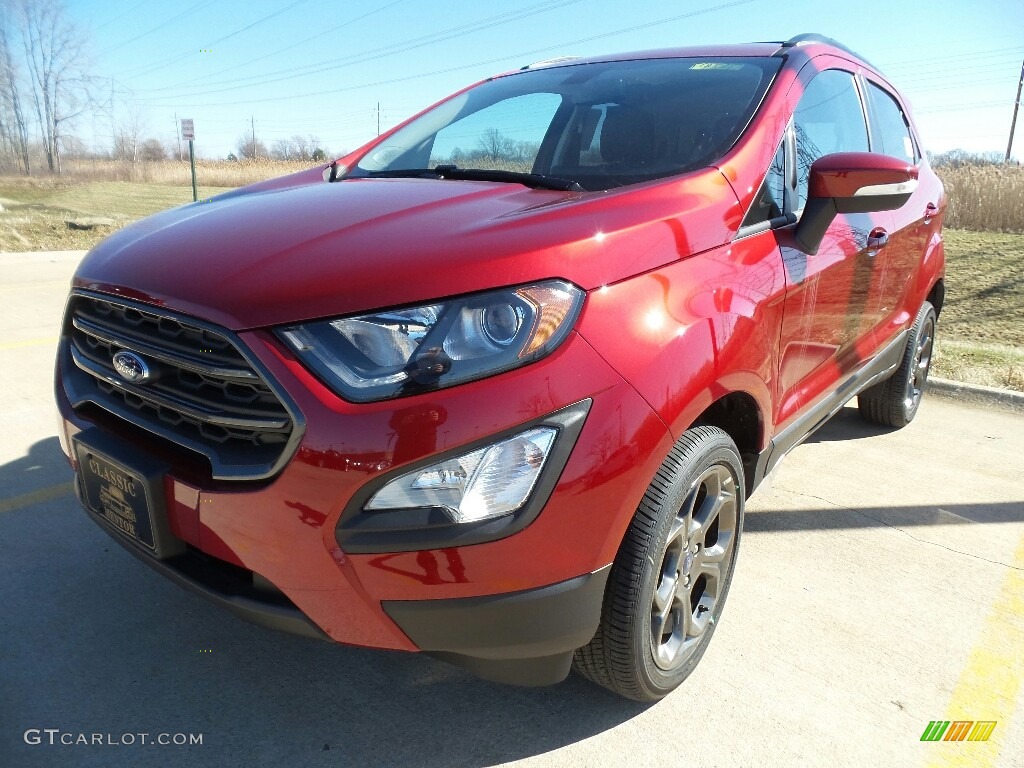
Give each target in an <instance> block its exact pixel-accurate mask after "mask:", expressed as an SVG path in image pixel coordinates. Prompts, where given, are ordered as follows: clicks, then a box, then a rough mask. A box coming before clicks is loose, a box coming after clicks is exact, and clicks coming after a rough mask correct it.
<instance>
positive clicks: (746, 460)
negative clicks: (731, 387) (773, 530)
mask: <svg viewBox="0 0 1024 768" xmlns="http://www.w3.org/2000/svg"><path fill="white" fill-rule="evenodd" d="M690 427H718V428H719V429H721V430H722V431H723V432H725V433H726V434H727V435H729V437H731V438H732V441H733V442H734V443H736V447H737V448H738V449H739V452H740V457H741V458H742V459H743V474H744V485H745V490H746V495H747V496H748V497H749V496H750V494H751V493H752V492H753V491H754V488H755V486H756V471H755V470H756V467H757V461H758V457H759V456H760V454H761V452H762V450H763V448H764V440H765V418H764V413H763V412H762V409H761V406H760V404H759V403H758V401H757V398H755V397H754V396H753V395H752V394H750V393H749V392H745V391H742V390H736V391H731V392H727V393H726V394H724V395H722V396H721V397H719V398H718V399H717V400H715V401H714V402H713V403H711V404H710V405H709V406H707V407H706V408H705V409H704V410H703V411H702V412H701V413H700V414H699V415H698V416H697V418H696V419H694V420H693V422H692V423H691V424H690ZM688 428H689V427H688Z"/></svg>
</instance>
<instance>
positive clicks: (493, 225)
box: [74, 168, 739, 330]
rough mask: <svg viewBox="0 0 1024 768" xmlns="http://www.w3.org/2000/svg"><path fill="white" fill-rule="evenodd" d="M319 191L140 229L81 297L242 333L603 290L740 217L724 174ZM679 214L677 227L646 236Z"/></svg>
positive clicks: (200, 211) (186, 210)
mask: <svg viewBox="0 0 1024 768" xmlns="http://www.w3.org/2000/svg"><path fill="white" fill-rule="evenodd" d="M306 182H307V183H304V184H300V185H299V186H289V187H287V188H285V189H272V190H269V191H263V192H257V193H254V194H251V195H234V196H231V197H229V198H228V199H225V200H223V201H214V202H209V203H202V204H193V205H188V206H182V207H180V208H174V209H172V210H169V211H165V212H163V213H159V214H157V215H155V216H151V217H149V218H147V219H143V220H142V221H139V222H136V223H135V224H132V225H130V226H128V227H125V228H124V229H123V230H120V231H118V232H116V233H114V234H113V235H112V236H111V237H109V238H107V239H106V240H104V241H103V242H102V243H100V244H99V245H98V246H96V248H94V249H93V250H92V251H91V252H90V253H89V255H88V256H87V257H86V258H85V260H84V261H83V262H82V265H81V267H80V268H79V270H78V272H77V274H76V275H75V278H74V285H75V286H76V287H80V288H88V289H92V290H99V291H104V292H107V293H115V294H117V295H121V296H125V297H126V298H134V299H138V300H141V301H146V302H148V303H153V304H158V305H160V306H165V307H167V308H169V309H176V310H178V311H181V312H185V313H187V314H193V315H197V316H199V317H204V318H207V319H209V320H211V321H213V322H215V323H217V324H219V325H223V326H226V327H228V328H231V329H232V330H240V329H245V328H256V327H265V326H272V325H279V324H282V323H294V322H297V321H301V320H307V319H313V318H321V317H330V316H332V315H344V314H352V313H357V312H361V311H365V310H372V309H379V308H380V307H388V306H396V305H402V304H412V303H415V302H421V301H433V300H436V299H438V298H443V297H447V296H453V295H458V294H462V293H470V292H473V291H479V290H484V289H487V288H492V287H494V286H502V285H515V284H517V283H525V282H529V281H532V280H538V279H546V278H550V277H563V278H567V279H570V280H571V281H572V282H574V283H576V284H577V285H579V286H580V287H581V288H585V289H590V288H597V287H600V286H601V285H605V284H608V283H613V282H617V281H619V280H623V279H626V278H628V277H630V276H632V275H635V274H638V273H641V272H646V271H647V270H650V269H653V268H655V267H659V266H662V265H663V264H665V263H667V262H668V261H671V260H674V259H678V258H680V257H681V256H682V255H685V254H687V253H692V252H694V251H700V250H705V249H707V248H710V247H713V246H715V245H720V244H721V243H724V242H726V241H727V240H728V238H729V237H730V236H731V234H732V233H733V232H734V231H735V228H736V226H737V225H738V221H737V220H736V217H737V216H738V214H739V211H738V209H737V208H736V207H735V198H733V197H732V196H731V194H729V193H728V189H729V187H728V184H727V183H726V181H725V179H724V178H723V177H722V175H721V174H720V173H719V172H718V171H717V170H715V169H713V168H712V169H708V170H705V171H699V172H697V173H694V174H689V175H688V176H683V177H677V178H675V179H672V180H671V181H670V182H668V183H660V184H646V185H641V186H642V187H643V188H629V189H625V190H622V191H620V192H612V193H607V194H603V195H586V194H584V193H572V192H554V191H541V190H528V189H525V188H523V187H520V186H518V185H509V184H494V183H489V182H465V181H462V182H438V181H432V180H427V179H355V180H352V181H346V182H344V183H341V184H325V183H324V181H323V179H322V178H321V177H320V175H319V174H317V175H316V178H315V179H312V178H308V179H306ZM723 192H724V193H725V194H723ZM680 212H682V213H680ZM670 216H672V217H674V220H675V222H676V223H675V225H674V230H673V231H668V230H662V229H661V228H657V227H649V228H637V226H636V224H637V222H638V220H640V221H657V220H659V219H667V218H669V217H670ZM283 221H285V222H288V224H287V226H282V222H283ZM606 237H607V238H608V240H612V239H614V242H615V244H616V245H615V248H616V250H615V251H612V250H610V248H609V247H608V246H605V245H604V244H603V242H602V239H603V238H606ZM210 243H217V247H216V248H213V249H211V248H210ZM438 254H444V260H443V262H441V263H439V262H438V258H437V257H438ZM623 254H625V255H623ZM382 273H383V274H390V275H402V279H401V280H380V279H379V277H380V275H381V274H382Z"/></svg>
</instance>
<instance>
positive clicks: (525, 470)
mask: <svg viewBox="0 0 1024 768" xmlns="http://www.w3.org/2000/svg"><path fill="white" fill-rule="evenodd" d="M557 434H558V430H557V429H555V428H554V427H538V428H537V429H531V430H529V431H527V432H523V433H521V434H518V435H516V436H515V437H511V438H509V439H508V440H502V441H501V442H500V443H495V444H494V445H491V446H489V447H487V448H481V449H479V450H477V451H473V452H472V453H467V454H464V455H462V456H458V457H456V458H454V459H448V460H447V461H442V462H439V463H437V464H433V465H431V466H429V467H425V468H422V469H417V470H415V471H413V472H408V473H406V474H404V475H401V476H400V477H397V478H395V479H394V480H392V481H391V482H390V483H388V484H387V485H385V486H384V487H383V488H381V489H380V490H379V491H377V493H375V494H374V495H373V497H372V498H371V499H370V500H369V502H367V504H366V506H365V507H364V509H366V510H367V511H383V510H394V509H410V508H418V507H440V508H441V509H443V510H444V511H445V512H446V513H447V514H448V516H449V517H451V519H452V520H454V521H455V522H457V523H471V522H476V521H478V520H487V519H489V518H494V517H501V516H503V515H509V514H511V513H513V512H515V511H516V510H518V509H519V508H521V507H522V506H523V505H524V504H525V503H526V500H527V499H528V498H529V497H530V492H531V491H533V487H534V485H536V483H537V478H538V477H539V476H540V473H541V470H542V469H543V468H544V462H545V461H547V458H548V453H549V452H550V451H551V446H552V445H554V442H555V435H557Z"/></svg>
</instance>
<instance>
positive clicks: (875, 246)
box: [868, 227, 889, 256]
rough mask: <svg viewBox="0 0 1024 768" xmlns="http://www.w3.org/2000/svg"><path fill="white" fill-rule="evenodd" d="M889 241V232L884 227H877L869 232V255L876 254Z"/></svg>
mask: <svg viewBox="0 0 1024 768" xmlns="http://www.w3.org/2000/svg"><path fill="white" fill-rule="evenodd" d="M888 242H889V233H888V232H886V231H885V229H884V228H883V227H875V228H874V229H872V230H871V232H870V234H868V256H874V255H875V254H877V253H878V252H879V251H880V250H881V249H882V248H885V246H886V244H887V243H888Z"/></svg>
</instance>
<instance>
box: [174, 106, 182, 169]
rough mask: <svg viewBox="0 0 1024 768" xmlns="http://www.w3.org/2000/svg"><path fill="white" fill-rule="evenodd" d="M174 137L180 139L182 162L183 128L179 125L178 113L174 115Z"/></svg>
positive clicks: (179, 152) (179, 154)
mask: <svg viewBox="0 0 1024 768" xmlns="http://www.w3.org/2000/svg"><path fill="white" fill-rule="evenodd" d="M174 135H175V137H177V139H178V160H181V159H182V158H181V126H180V125H178V113H177V112H175V113H174Z"/></svg>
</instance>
